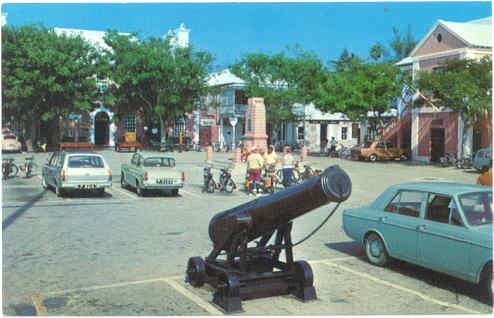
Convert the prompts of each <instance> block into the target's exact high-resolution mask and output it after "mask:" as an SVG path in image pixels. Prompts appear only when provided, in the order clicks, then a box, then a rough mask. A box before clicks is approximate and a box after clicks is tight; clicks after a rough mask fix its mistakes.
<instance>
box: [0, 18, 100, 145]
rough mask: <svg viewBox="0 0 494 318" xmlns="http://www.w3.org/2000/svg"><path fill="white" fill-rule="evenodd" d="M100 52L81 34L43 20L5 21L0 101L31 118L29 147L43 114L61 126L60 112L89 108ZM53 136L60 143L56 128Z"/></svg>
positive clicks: (18, 114) (27, 134)
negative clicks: (61, 32)
mask: <svg viewBox="0 0 494 318" xmlns="http://www.w3.org/2000/svg"><path fill="white" fill-rule="evenodd" d="M96 56H97V52H96V51H94V49H93V48H92V47H91V46H90V45H89V44H88V43H86V42H85V41H84V40H83V39H82V38H81V37H78V36H76V37H72V36H70V37H69V36H65V35H57V34H55V32H54V31H53V30H51V29H47V28H45V27H43V26H22V27H15V26H4V27H2V82H3V87H2V88H3V89H2V100H3V102H2V105H3V106H2V107H3V110H4V111H5V112H8V113H11V114H13V115H14V116H15V117H16V118H18V119H19V120H22V121H24V122H25V123H26V124H27V123H29V124H30V125H29V127H27V129H26V131H25V133H24V138H26V144H27V146H28V150H31V149H32V145H33V143H34V142H35V141H36V139H37V137H38V136H36V132H37V131H38V127H39V123H40V120H42V121H50V122H51V123H52V128H53V130H52V131H58V118H59V116H66V115H67V114H69V113H70V112H80V111H84V110H88V109H90V108H91V101H92V99H93V96H94V93H95V78H94V77H93V76H92V75H93V74H94V73H95V65H94V64H93V61H94V60H95V58H96ZM25 126H26V125H25ZM51 137H52V140H51V142H52V143H55V144H56V143H57V142H58V134H56V133H55V134H52V135H51Z"/></svg>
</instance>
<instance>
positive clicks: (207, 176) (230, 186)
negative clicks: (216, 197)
mask: <svg viewBox="0 0 494 318" xmlns="http://www.w3.org/2000/svg"><path fill="white" fill-rule="evenodd" d="M203 177H204V184H203V189H202V192H207V193H213V192H214V191H215V190H218V191H225V192H227V193H232V192H233V190H235V189H236V188H237V185H236V184H235V182H234V181H233V179H232V174H231V171H230V169H226V168H224V169H221V170H220V179H219V182H216V181H215V180H214V177H213V174H212V172H211V168H210V167H206V168H204V174H203Z"/></svg>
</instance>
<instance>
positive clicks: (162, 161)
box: [143, 157, 175, 167]
mask: <svg viewBox="0 0 494 318" xmlns="http://www.w3.org/2000/svg"><path fill="white" fill-rule="evenodd" d="M143 165H144V167H175V160H174V159H172V158H160V157H156V158H147V159H144V163H143Z"/></svg>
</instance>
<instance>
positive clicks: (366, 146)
mask: <svg viewBox="0 0 494 318" xmlns="http://www.w3.org/2000/svg"><path fill="white" fill-rule="evenodd" d="M370 146H372V141H366V142H365V143H364V148H370Z"/></svg>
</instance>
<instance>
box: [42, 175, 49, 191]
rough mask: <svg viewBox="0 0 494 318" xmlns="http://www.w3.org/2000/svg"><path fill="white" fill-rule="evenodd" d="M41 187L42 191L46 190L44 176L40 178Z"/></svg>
mask: <svg viewBox="0 0 494 318" xmlns="http://www.w3.org/2000/svg"><path fill="white" fill-rule="evenodd" d="M41 186H42V187H43V189H46V188H48V185H47V184H46V180H45V176H41Z"/></svg>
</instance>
